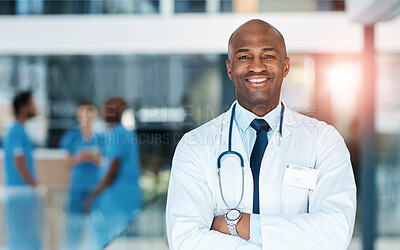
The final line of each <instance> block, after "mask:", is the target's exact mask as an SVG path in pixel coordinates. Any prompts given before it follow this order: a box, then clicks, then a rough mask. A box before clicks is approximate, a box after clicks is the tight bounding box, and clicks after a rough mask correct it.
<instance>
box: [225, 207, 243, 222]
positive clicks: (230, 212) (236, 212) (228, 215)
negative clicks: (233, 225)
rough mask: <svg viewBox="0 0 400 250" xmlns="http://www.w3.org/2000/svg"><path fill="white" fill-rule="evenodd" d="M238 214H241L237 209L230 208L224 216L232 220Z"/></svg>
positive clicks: (235, 218) (236, 217) (237, 217)
mask: <svg viewBox="0 0 400 250" xmlns="http://www.w3.org/2000/svg"><path fill="white" fill-rule="evenodd" d="M240 214H241V213H240V211H239V210H237V209H232V210H230V211H229V212H228V213H227V214H226V218H227V219H228V220H232V221H234V220H237V219H239V217H240Z"/></svg>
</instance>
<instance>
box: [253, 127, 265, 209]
mask: <svg viewBox="0 0 400 250" xmlns="http://www.w3.org/2000/svg"><path fill="white" fill-rule="evenodd" d="M250 126H251V127H252V128H253V129H255V130H256V131H257V138H256V142H255V143H254V147H253V151H252V152H251V156H250V168H251V172H252V173H253V213H254V214H259V213H260V202H259V199H260V198H259V197H260V192H259V179H260V178H259V176H260V167H261V161H262V158H263V156H264V152H265V149H266V148H267V145H268V137H267V132H268V130H269V129H270V126H269V125H268V123H267V122H266V121H265V120H263V119H254V120H253V121H252V122H251V124H250Z"/></svg>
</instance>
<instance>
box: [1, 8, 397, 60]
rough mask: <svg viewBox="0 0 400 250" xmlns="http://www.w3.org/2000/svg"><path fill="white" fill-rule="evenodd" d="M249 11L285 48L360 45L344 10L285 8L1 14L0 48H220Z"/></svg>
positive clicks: (354, 48) (20, 51) (350, 48)
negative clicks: (150, 13)
mask: <svg viewBox="0 0 400 250" xmlns="http://www.w3.org/2000/svg"><path fill="white" fill-rule="evenodd" d="M255 17H258V18H262V19H264V20H267V21H269V22H270V23H271V24H273V25H275V26H276V27H277V28H278V29H279V30H280V31H281V32H282V33H283V35H284V36H285V38H286V42H287V47H288V50H289V52H291V53H314V52H316V53H317V52H321V53H334V52H345V53H346V52H349V53H351V52H359V51H361V50H362V27H361V26H360V25H358V24H355V23H351V22H350V21H348V19H347V17H346V14H345V13H330V12H328V13H327V12H307V13H293V12H291V13H268V14H265V13H264V14H260V15H257V16H254V15H234V14H216V15H213V14H197V15H194V14H188V15H185V14H183V15H173V16H170V17H165V16H159V15H157V16H120V15H119V16H109V15H101V16H100V15H98V16H92V15H91V16H27V17H15V16H5V17H4V16H3V17H0V30H2V31H3V32H2V35H1V36H0V54H3V55H4V54H5V55H9V54H12V55H15V54H17V55H25V54H30V55H35V54H41V55H43V54H124V53H140V54H171V53H191V54H194V53H200V54H201V53H226V50H227V41H228V38H229V36H230V34H231V33H232V32H233V31H234V29H235V28H237V27H238V26H239V25H240V24H242V23H243V22H245V21H247V20H249V19H251V18H255ZM399 47H400V46H399ZM399 51H400V48H399Z"/></svg>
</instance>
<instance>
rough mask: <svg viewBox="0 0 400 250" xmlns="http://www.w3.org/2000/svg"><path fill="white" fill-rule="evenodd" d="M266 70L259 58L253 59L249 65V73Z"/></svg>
mask: <svg viewBox="0 0 400 250" xmlns="http://www.w3.org/2000/svg"><path fill="white" fill-rule="evenodd" d="M265 70H266V66H265V65H264V64H263V62H262V60H261V58H259V57H255V58H254V59H253V60H252V62H251V63H250V65H249V71H253V72H263V71H265Z"/></svg>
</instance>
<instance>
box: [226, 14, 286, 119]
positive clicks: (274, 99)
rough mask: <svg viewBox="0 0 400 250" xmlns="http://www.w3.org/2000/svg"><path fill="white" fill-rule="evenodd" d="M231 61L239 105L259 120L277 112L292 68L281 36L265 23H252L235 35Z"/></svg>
mask: <svg viewBox="0 0 400 250" xmlns="http://www.w3.org/2000/svg"><path fill="white" fill-rule="evenodd" d="M228 57H229V59H228V60H227V61H226V68H227V71H228V75H229V78H230V79H231V80H232V81H233V84H234V86H235V89H236V98H237V100H238V102H239V104H240V105H241V106H243V107H244V108H246V109H247V110H250V111H252V112H253V113H255V114H256V115H258V116H263V115H265V114H267V113H268V112H269V111H271V110H272V109H273V108H275V107H276V105H278V103H279V97H280V91H281V86H282V81H283V78H284V77H286V75H287V74H288V73H289V68H290V59H289V57H287V55H286V47H285V42H284V39H283V37H282V35H281V34H280V33H279V32H278V31H277V30H276V29H275V28H274V27H273V26H271V25H270V24H268V23H266V22H264V21H261V20H251V21H249V22H247V23H245V24H243V25H242V26H240V27H239V28H238V29H237V30H236V31H235V32H234V33H233V34H232V36H231V39H230V40H229V49H228Z"/></svg>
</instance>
